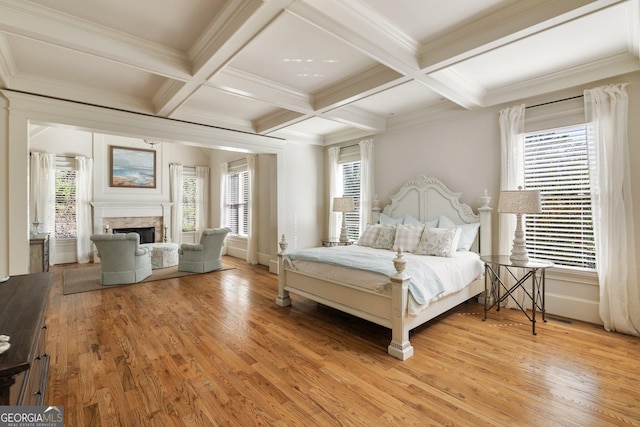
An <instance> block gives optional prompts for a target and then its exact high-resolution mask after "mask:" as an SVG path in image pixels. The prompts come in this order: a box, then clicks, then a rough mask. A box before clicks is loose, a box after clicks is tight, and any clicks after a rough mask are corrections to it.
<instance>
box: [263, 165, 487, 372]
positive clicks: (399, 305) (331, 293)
mask: <svg viewBox="0 0 640 427" xmlns="http://www.w3.org/2000/svg"><path fill="white" fill-rule="evenodd" d="M459 198H460V193H454V192H452V191H450V190H449V189H448V188H447V187H446V186H445V185H444V184H443V183H442V182H440V181H439V180H438V179H436V178H433V177H427V176H425V175H419V176H418V177H417V178H416V179H414V180H411V181H409V182H407V183H405V184H404V185H403V186H402V188H401V189H400V191H398V193H396V194H395V195H394V196H393V197H392V198H391V204H390V205H388V206H386V207H385V208H384V210H383V213H384V214H386V215H389V216H391V217H394V218H401V217H404V215H405V214H410V215H412V216H413V217H414V218H416V219H419V220H420V221H430V220H434V219H437V218H439V216H440V215H446V216H448V217H449V218H450V219H451V220H452V221H453V222H455V223H456V224H467V223H474V222H478V221H479V222H480V230H479V233H478V239H476V242H475V243H474V245H473V247H472V250H474V251H476V252H478V253H480V254H481V255H488V254H490V253H491V210H492V209H491V208H490V207H489V201H490V198H489V197H488V196H487V195H486V190H485V194H484V196H483V197H482V198H481V200H482V203H483V206H482V207H481V208H480V209H479V210H478V211H479V215H476V214H475V213H474V212H473V210H472V209H471V207H470V206H468V205H466V204H462V203H460V201H459ZM399 256H400V257H401V256H402V255H401V254H399ZM278 258H279V274H280V277H279V285H278V297H277V299H276V304H278V305H279V306H282V307H285V306H289V305H291V298H290V296H289V292H293V293H295V294H297V295H301V296H303V297H306V298H309V299H311V300H313V301H316V302H318V303H321V304H324V305H327V306H329V307H333V308H335V309H337V310H341V311H344V312H346V313H349V314H352V315H354V316H357V317H360V318H362V319H366V320H369V321H371V322H374V323H377V324H378V325H381V326H385V327H387V328H390V329H391V343H390V344H389V347H388V353H389V354H390V355H391V356H393V357H395V358H397V359H400V360H406V359H408V358H410V357H411V356H412V355H413V346H412V345H411V343H410V342H409V331H410V330H412V329H414V328H416V327H417V326H420V325H422V324H423V323H425V322H428V321H429V320H431V319H433V318H435V317H436V316H439V315H440V314H442V313H444V312H446V311H447V310H449V309H451V308H453V307H455V306H457V305H459V304H461V303H463V302H465V301H467V300H468V299H470V298H473V297H475V296H477V295H478V294H480V293H481V292H483V291H484V279H483V278H479V279H477V280H475V281H474V282H472V283H471V284H469V286H467V287H465V288H464V289H462V290H461V291H458V292H457V293H454V294H451V295H448V296H445V297H443V298H441V299H439V300H437V301H436V302H434V303H432V304H431V305H430V306H429V307H428V308H427V309H425V310H423V311H421V312H420V313H419V315H417V316H408V315H407V301H408V297H409V295H408V284H409V277H408V276H407V275H406V274H405V273H404V272H403V270H404V264H403V262H405V260H404V259H401V258H400V259H401V261H400V262H397V260H398V259H399V258H396V260H394V265H395V267H396V271H397V273H396V274H395V275H393V276H391V277H389V280H390V282H391V292H390V293H389V294H386V295H383V294H380V293H377V292H374V291H369V290H366V289H363V288H361V287H357V286H353V285H350V284H348V283H344V282H338V281H333V280H327V279H324V278H322V277H318V276H314V275H309V274H304V273H301V272H299V271H295V270H293V269H290V268H288V265H289V263H288V262H286V261H287V259H288V258H289V253H288V252H287V243H286V240H285V236H282V241H281V242H280V252H279V253H278Z"/></svg>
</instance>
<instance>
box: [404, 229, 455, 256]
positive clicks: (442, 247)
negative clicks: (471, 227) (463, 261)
mask: <svg viewBox="0 0 640 427" xmlns="http://www.w3.org/2000/svg"><path fill="white" fill-rule="evenodd" d="M457 233H458V227H451V228H432V227H428V226H425V227H424V231H423V232H422V237H420V243H418V246H417V247H416V250H415V251H414V252H413V253H414V254H416V255H431V256H441V257H452V256H453V254H454V253H455V247H454V246H453V245H454V241H455V237H456V234H457Z"/></svg>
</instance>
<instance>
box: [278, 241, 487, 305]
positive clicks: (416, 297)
mask: <svg viewBox="0 0 640 427" xmlns="http://www.w3.org/2000/svg"><path fill="white" fill-rule="evenodd" d="M395 256H396V252H394V251H389V250H384V249H373V248H369V247H363V246H357V245H351V246H335V247H330V248H312V249H305V250H301V251H297V252H295V253H292V254H291V255H290V258H291V260H292V262H293V267H294V268H295V269H296V270H299V271H301V272H307V273H311V274H314V275H316V276H323V277H326V278H327V279H329V280H334V281H336V280H338V281H341V282H344V283H349V284H353V285H356V286H361V287H365V288H367V289H370V290H374V291H383V290H385V289H388V286H386V285H388V283H389V279H388V277H389V276H391V275H393V274H395V273H396V271H395V268H394V267H393V259H394V258H395ZM404 258H405V259H406V260H407V267H406V269H405V272H406V273H407V274H408V275H409V276H410V277H411V281H410V283H409V295H410V298H409V304H408V307H407V311H408V314H409V315H416V314H417V313H419V312H420V311H421V310H423V309H425V308H427V307H428V306H429V305H430V304H431V303H432V302H434V301H436V300H437V299H439V298H442V297H444V296H446V295H449V294H452V293H455V292H457V291H459V290H461V289H463V288H464V287H465V286H467V285H468V284H469V283H471V282H472V281H474V280H475V279H476V278H478V277H479V276H480V275H481V274H482V271H483V265H482V262H481V261H480V259H479V256H478V255H477V254H476V253H473V252H458V253H456V254H455V256H454V257H451V258H445V257H433V256H424V255H414V254H411V253H405V254H404ZM367 263H368V266H367ZM354 273H356V274H354Z"/></svg>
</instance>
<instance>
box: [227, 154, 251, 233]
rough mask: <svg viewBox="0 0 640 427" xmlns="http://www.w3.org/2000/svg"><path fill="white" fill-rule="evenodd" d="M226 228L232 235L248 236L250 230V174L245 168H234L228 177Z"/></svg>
mask: <svg viewBox="0 0 640 427" xmlns="http://www.w3.org/2000/svg"><path fill="white" fill-rule="evenodd" d="M225 217H226V222H227V223H226V224H225V226H226V227H229V228H230V229H231V234H235V235H238V236H247V234H248V228H249V172H247V170H246V165H244V167H238V168H233V169H231V168H230V170H229V174H228V175H227V188H226V192H225Z"/></svg>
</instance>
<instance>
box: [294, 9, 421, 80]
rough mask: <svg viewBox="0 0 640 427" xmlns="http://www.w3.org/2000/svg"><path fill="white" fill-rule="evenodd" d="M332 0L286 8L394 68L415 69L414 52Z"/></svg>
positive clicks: (409, 72) (405, 44)
mask: <svg viewBox="0 0 640 427" xmlns="http://www.w3.org/2000/svg"><path fill="white" fill-rule="evenodd" d="M345 3H346V2H342V1H340V2H337V1H333V0H304V1H303V0H300V1H297V2H295V3H294V4H292V5H291V6H289V7H288V8H287V12H288V13H291V14H292V15H294V16H296V17H298V18H299V19H302V20H304V21H305V22H308V23H309V24H311V25H314V26H315V27H317V28H319V29H321V30H323V31H325V32H327V33H328V34H330V35H332V36H333V37H336V38H338V39H340V40H341V41H342V42H343V43H345V44H347V45H349V46H351V47H353V48H355V49H357V50H358V51H360V52H362V53H363V54H365V55H367V56H369V57H371V58H373V59H375V60H376V61H378V62H379V63H381V64H383V65H384V66H386V67H388V68H391V69H392V70H395V71H396V72H398V73H400V74H403V75H407V74H412V73H414V72H415V71H417V70H418V69H419V67H418V65H419V64H418V58H417V52H416V51H415V50H413V48H412V46H411V45H410V44H408V43H404V42H403V41H401V40H399V39H398V38H397V37H396V36H395V35H394V34H392V33H390V32H389V31H385V28H383V27H380V26H378V25H376V23H375V22H371V21H369V20H367V19H365V17H363V16H361V15H359V14H357V13H355V10H354V9H352V8H349V7H347V6H348V5H347V4H345Z"/></svg>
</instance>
